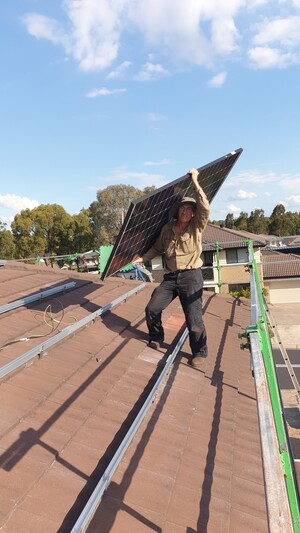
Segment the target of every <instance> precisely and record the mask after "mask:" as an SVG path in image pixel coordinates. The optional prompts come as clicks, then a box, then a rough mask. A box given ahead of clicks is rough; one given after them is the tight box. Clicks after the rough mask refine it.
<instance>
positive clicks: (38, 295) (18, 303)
mask: <svg viewBox="0 0 300 533" xmlns="http://www.w3.org/2000/svg"><path fill="white" fill-rule="evenodd" d="M75 285H76V282H75V281H70V282H69V283H64V285H59V286H58V287H53V289H47V290H46V291H42V292H38V293H36V294H33V295H32V296H25V298H20V300H15V301H14V302H10V303H9V304H5V305H2V306H1V307H0V315H2V313H7V312H8V311H12V309H16V308H17V307H23V305H28V304H30V303H32V302H36V301H37V300H42V299H43V298H48V297H49V296H53V295H54V294H57V293H58V292H64V291H66V290H68V289H73V288H74V287H75Z"/></svg>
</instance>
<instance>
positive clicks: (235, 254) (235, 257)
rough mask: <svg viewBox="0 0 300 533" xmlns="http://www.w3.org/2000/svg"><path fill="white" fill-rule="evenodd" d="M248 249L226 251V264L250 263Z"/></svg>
mask: <svg viewBox="0 0 300 533" xmlns="http://www.w3.org/2000/svg"><path fill="white" fill-rule="evenodd" d="M248 261H249V258H248V248H233V249H231V250H226V263H227V264H231V263H248Z"/></svg>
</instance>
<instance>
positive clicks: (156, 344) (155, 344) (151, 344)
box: [148, 339, 160, 350]
mask: <svg viewBox="0 0 300 533" xmlns="http://www.w3.org/2000/svg"><path fill="white" fill-rule="evenodd" d="M148 346H149V348H153V350H159V348H160V341H155V340H153V339H150V341H149V342H148Z"/></svg>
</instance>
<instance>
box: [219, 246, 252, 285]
mask: <svg viewBox="0 0 300 533" xmlns="http://www.w3.org/2000/svg"><path fill="white" fill-rule="evenodd" d="M254 259H255V260H256V262H257V268H258V273H259V277H260V280H262V265H261V263H260V249H259V248H256V249H255V250H254ZM214 265H216V262H214ZM247 266H248V265H247V264H244V263H232V264H229V265H228V264H227V263H226V250H221V252H220V267H221V269H220V278H221V290H220V292H221V293H222V294H226V293H228V292H229V285H231V284H238V283H241V284H242V283H245V284H246V283H247V284H248V283H250V274H249V271H248V270H247ZM214 276H215V279H217V278H216V277H217V269H214Z"/></svg>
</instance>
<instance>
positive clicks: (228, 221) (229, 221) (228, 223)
mask: <svg viewBox="0 0 300 533" xmlns="http://www.w3.org/2000/svg"><path fill="white" fill-rule="evenodd" d="M225 228H229V229H234V217H233V213H228V215H226V218H225Z"/></svg>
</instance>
